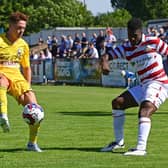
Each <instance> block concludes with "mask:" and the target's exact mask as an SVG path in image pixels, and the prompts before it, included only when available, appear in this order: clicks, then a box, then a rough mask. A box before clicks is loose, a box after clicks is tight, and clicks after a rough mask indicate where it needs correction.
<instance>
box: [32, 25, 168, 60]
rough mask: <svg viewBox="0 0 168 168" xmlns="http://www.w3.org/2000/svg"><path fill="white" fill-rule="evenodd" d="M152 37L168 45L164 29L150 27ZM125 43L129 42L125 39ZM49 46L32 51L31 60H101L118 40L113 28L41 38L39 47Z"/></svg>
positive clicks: (149, 33) (149, 31) (148, 31)
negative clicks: (89, 32) (88, 33)
mask: <svg viewBox="0 0 168 168" xmlns="http://www.w3.org/2000/svg"><path fill="white" fill-rule="evenodd" d="M147 34H148V35H150V36H158V37H159V38H161V39H162V40H164V41H166V42H167V43H168V33H167V31H165V29H164V28H163V27H159V28H155V27H150V28H148V30H147ZM123 42H127V39H124V40H123ZM44 43H45V44H47V45H46V46H47V48H45V49H43V50H41V51H39V52H35V51H33V50H31V53H30V56H31V59H42V60H43V59H52V58H79V59H80V58H97V59H99V58H101V56H102V55H103V54H104V53H105V52H107V51H108V50H110V49H111V48H113V47H115V46H116V43H117V38H116V36H115V35H114V34H113V31H112V29H111V28H109V27H108V28H106V30H100V31H99V32H98V33H96V32H93V33H92V35H91V36H87V34H86V33H85V32H82V33H81V34H79V33H75V34H74V35H72V34H69V35H67V36H65V35H61V37H57V36H56V35H53V36H50V35H49V36H48V38H47V40H43V39H42V38H41V37H40V38H39V40H38V45H42V44H44Z"/></svg>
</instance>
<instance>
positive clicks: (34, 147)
mask: <svg viewBox="0 0 168 168" xmlns="http://www.w3.org/2000/svg"><path fill="white" fill-rule="evenodd" d="M27 150H28V151H34V152H42V150H41V149H40V148H39V146H38V145H37V144H36V143H35V144H33V143H31V142H29V143H28V144H27Z"/></svg>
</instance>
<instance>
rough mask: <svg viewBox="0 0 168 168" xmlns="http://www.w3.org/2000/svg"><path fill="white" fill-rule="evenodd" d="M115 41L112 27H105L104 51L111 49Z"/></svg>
mask: <svg viewBox="0 0 168 168" xmlns="http://www.w3.org/2000/svg"><path fill="white" fill-rule="evenodd" d="M116 41H117V39H116V37H115V35H114V34H113V31H112V29H111V28H107V29H106V38H105V47H106V52H108V51H109V50H111V49H112V48H113V47H114V45H115V43H116Z"/></svg>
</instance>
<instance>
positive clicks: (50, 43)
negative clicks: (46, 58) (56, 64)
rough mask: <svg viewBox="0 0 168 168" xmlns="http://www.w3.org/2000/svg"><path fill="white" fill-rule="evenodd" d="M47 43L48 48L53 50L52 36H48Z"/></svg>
mask: <svg viewBox="0 0 168 168" xmlns="http://www.w3.org/2000/svg"><path fill="white" fill-rule="evenodd" d="M47 45H48V49H49V50H50V51H51V50H52V38H51V36H48V37H47Z"/></svg>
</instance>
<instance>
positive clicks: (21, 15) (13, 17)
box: [9, 12, 28, 23]
mask: <svg viewBox="0 0 168 168" xmlns="http://www.w3.org/2000/svg"><path fill="white" fill-rule="evenodd" d="M20 20H24V21H27V20H28V16H27V15H25V14H24V13H22V12H14V13H12V14H11V15H10V16H9V22H10V23H17V22H18V21H20Z"/></svg>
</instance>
